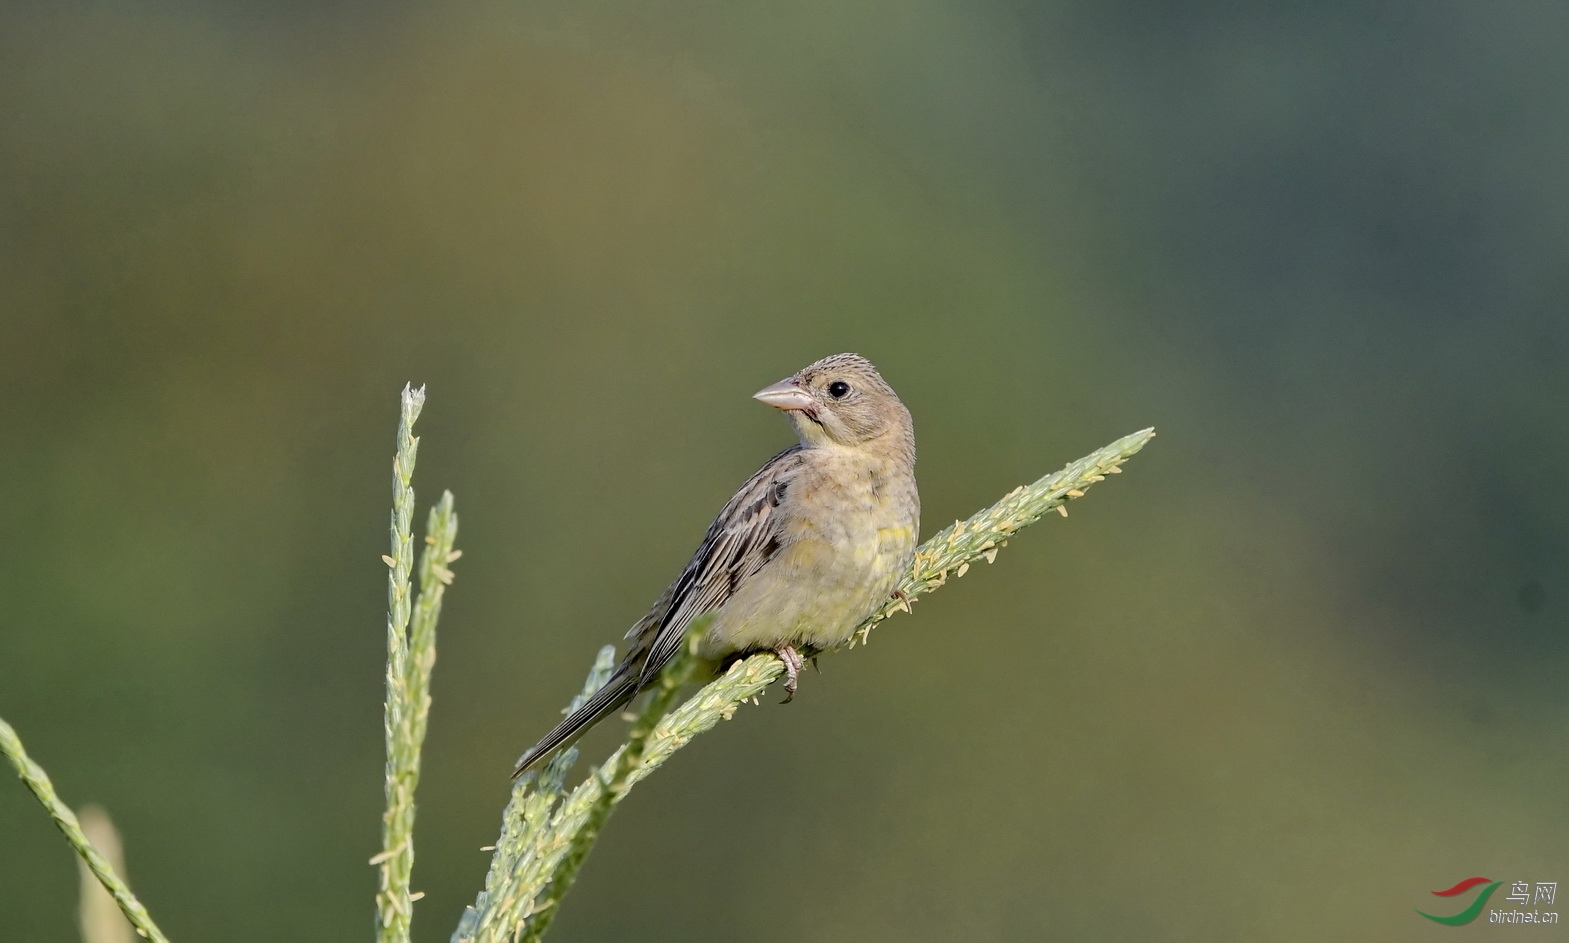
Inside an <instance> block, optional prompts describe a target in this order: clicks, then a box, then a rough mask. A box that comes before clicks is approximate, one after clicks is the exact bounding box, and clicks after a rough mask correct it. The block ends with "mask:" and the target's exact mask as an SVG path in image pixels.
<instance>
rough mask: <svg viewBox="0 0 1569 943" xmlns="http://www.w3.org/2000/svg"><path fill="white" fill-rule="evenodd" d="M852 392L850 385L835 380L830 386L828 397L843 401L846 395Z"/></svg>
mask: <svg viewBox="0 0 1569 943" xmlns="http://www.w3.org/2000/svg"><path fill="white" fill-rule="evenodd" d="M848 392H850V384H848V383H846V382H844V381H843V380H835V381H833V382H832V383H830V384H828V395H829V396H832V397H833V398H834V399H843V398H844V394H846V393H848Z"/></svg>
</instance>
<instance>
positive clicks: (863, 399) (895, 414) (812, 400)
mask: <svg viewBox="0 0 1569 943" xmlns="http://www.w3.org/2000/svg"><path fill="white" fill-rule="evenodd" d="M753 395H754V397H755V398H756V399H759V400H761V401H763V402H764V403H767V404H768V405H770V406H772V407H774V408H775V409H779V410H782V411H783V412H784V414H785V417H786V418H788V419H789V420H790V425H792V426H794V427H795V432H796V435H798V436H800V438H801V444H802V445H804V446H806V447H808V448H814V447H820V446H826V445H839V446H850V447H868V446H875V445H878V444H885V445H887V446H889V447H900V448H908V449H909V450H910V452H911V457H912V459H913V453H914V448H915V445H914V432H913V426H912V424H911V421H910V412H909V410H907V409H905V408H904V404H903V403H901V402H900V401H899V397H898V395H897V394H896V393H894V391H893V387H891V386H889V385H888V382H887V381H886V380H884V379H883V378H882V375H881V374H879V373H878V372H877V368H876V367H874V366H872V362H871V361H870V360H867V359H866V358H865V357H862V356H861V355H860V354H834V355H833V356H832V357H824V358H823V359H822V360H819V361H817V362H816V363H814V364H812V365H810V366H808V367H805V368H804V369H802V370H801V371H800V372H798V373H797V374H795V375H794V376H792V377H787V378H785V379H783V380H780V381H779V382H778V383H775V384H774V385H773V386H769V387H764V388H763V389H761V390H758V391H757V393H755V394H753Z"/></svg>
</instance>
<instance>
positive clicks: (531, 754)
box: [512, 665, 638, 779]
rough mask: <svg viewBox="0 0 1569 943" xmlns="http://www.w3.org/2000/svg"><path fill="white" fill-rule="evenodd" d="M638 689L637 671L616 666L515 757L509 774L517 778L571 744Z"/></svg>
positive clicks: (631, 696)
mask: <svg viewBox="0 0 1569 943" xmlns="http://www.w3.org/2000/svg"><path fill="white" fill-rule="evenodd" d="M623 668H625V666H624V665H623ZM637 690H638V685H637V672H636V671H631V672H626V671H622V670H618V671H617V672H616V674H615V675H614V676H613V677H611V679H610V680H609V681H607V682H605V686H604V687H602V688H600V689H599V690H598V691H595V692H594V694H593V696H592V697H590V698H589V699H588V700H587V701H586V702H585V703H584V704H583V706H582V707H579V708H578V709H577V710H575V711H573V712H572V713H570V714H568V715H567V717H566V719H565V720H563V721H562V722H561V723H559V724H557V725H556V729H554V730H552V731H551V732H550V733H547V734H545V738H544V739H543V740H541V741H539V742H538V743H536V744H534V746H533V747H532V748H531V749H529V751H528V752H527V753H524V754H523V755H522V756H520V757H518V765H517V768H516V769H515V770H513V772H512V778H513V779H517V778H518V777H519V776H522V775H523V774H524V773H526V772H528V771H529V768H530V767H532V766H533V765H534V764H536V763H538V762H539V761H540V760H543V759H544V758H545V757H547V756H549V755H550V754H552V753H554V752H556V751H557V750H559V749H561V748H562V747H565V746H569V745H571V744H572V742H573V741H575V740H577V738H578V737H580V736H582V735H583V734H585V733H587V732H588V729H589V728H590V727H592V726H594V725H595V724H597V723H599V722H600V721H601V720H604V719H605V715H607V714H609V713H610V712H611V711H613V710H616V709H617V708H619V707H621V706H622V705H623V704H625V703H627V702H628V701H630V700H632V698H633V696H634V695H636V694H637Z"/></svg>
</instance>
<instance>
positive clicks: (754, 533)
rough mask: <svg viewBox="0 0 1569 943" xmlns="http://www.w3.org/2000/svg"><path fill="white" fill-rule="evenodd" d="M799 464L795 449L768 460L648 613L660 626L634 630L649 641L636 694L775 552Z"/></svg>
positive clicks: (778, 546) (724, 511) (777, 548)
mask: <svg viewBox="0 0 1569 943" xmlns="http://www.w3.org/2000/svg"><path fill="white" fill-rule="evenodd" d="M801 463H802V455H801V447H800V446H799V445H793V446H791V447H790V448H788V449H785V450H784V451H783V452H780V453H779V454H778V455H775V456H774V457H773V458H771V459H769V460H768V462H767V463H766V464H764V465H763V467H762V468H760V469H758V470H757V474H755V475H753V476H752V477H751V478H749V479H748V480H747V482H746V484H744V485H742V486H741V490H739V491H737V492H736V493H735V497H733V498H731V499H730V503H728V504H726V505H725V507H724V510H722V511H720V512H719V516H718V517H717V518H715V519H714V523H713V524H711V525H709V528H708V533H707V534H705V535H704V536H703V542H702V544H701V545H699V546H698V548H697V552H696V553H695V554H693V555H692V560H691V562H690V563H688V564H687V565H686V569H685V570H684V571H683V572H682V573H681V576H680V577H679V578H678V579H677V580H676V581H675V582H674V583H672V584H671V586H670V588H669V589H668V590H666V591H665V596H664V597H663V598H661V599H660V601H659V602H660V604H659V605H656V606H655V607H654V612H653V613H650V615H651V616H652V615H654V614H655V613H658V614H659V617H658V622H657V623H655V624H651V625H648V626H641V625H640V626H638V627H637V628H640V629H642V630H643V631H642V632H639V633H638V634H641V635H644V637H645V638H647V637H648V635H652V643H651V646H650V648H649V652H648V657H647V658H646V659H645V660H644V661H643V668H642V672H641V673H640V676H639V678H638V687H639V688H641V687H643V686H644V685H647V684H649V683H650V682H652V681H653V680H654V678H655V677H656V676H658V674H659V672H660V670H661V669H663V668H664V667H665V665H666V664H667V663H668V662H669V661H670V659H671V657H672V656H673V655H675V653H676V652H677V651H678V650H679V649H680V647H681V640H682V639H683V638H685V637H686V632H687V629H689V628H691V626H692V622H693V620H695V619H696V618H697V617H698V616H701V615H703V614H704V613H708V612H713V611H714V610H716V609H718V608H719V607H720V606H723V605H724V604H725V603H726V602H727V601H728V600H729V599H730V597H731V596H732V595H734V594H735V591H736V587H738V586H740V585H741V583H742V582H743V581H745V580H746V579H747V578H748V577H750V576H752V575H753V574H754V573H756V572H757V571H758V570H761V569H762V568H763V565H764V564H766V563H767V562H768V561H769V560H771V559H773V557H774V555H775V554H777V553H778V552H779V548H780V546H781V534H780V531H779V519H778V516H777V515H775V514H774V510H775V509H776V508H777V507H779V502H780V500H781V499H782V498H783V497H784V494H785V491H786V490H787V489H788V488H789V487H790V482H791V480H792V479H794V478H795V476H796V473H797V472H798V471H799V470H800V468H801ZM661 610H662V612H661ZM634 631H636V630H634ZM645 633H646V634H645ZM633 644H634V646H636V644H637V643H636V642H634V643H633Z"/></svg>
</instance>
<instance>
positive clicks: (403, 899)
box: [371, 386, 461, 943]
mask: <svg viewBox="0 0 1569 943" xmlns="http://www.w3.org/2000/svg"><path fill="white" fill-rule="evenodd" d="M424 404H425V389H424V387H421V388H420V389H418V390H415V389H412V388H410V387H408V386H405V387H404V388H403V397H402V411H401V417H400V420H399V422H398V442H397V454H396V456H395V457H394V459H393V464H392V495H393V500H392V529H391V530H392V532H391V539H392V553H390V554H389V555H387V556H385V557H383V558H382V560H383V562H385V563H386V564H387V567H388V574H387V700H386V713H385V720H384V730H385V735H386V742H387V764H386V800H387V809H386V812H384V813H383V815H382V830H381V834H382V848H381V852H380V853H378V854H377V855H376V856H375V857H373V858H371V864H373V865H376V866H378V868H379V879H378V882H377V891H376V939H377V941H378V943H408V940H409V934H410V931H411V927H412V923H413V919H414V901H415V900H417V899H418V896H419V895H414V894H411V893H410V891H409V882H410V879H411V877H412V874H413V871H414V812H415V806H414V791H415V789H416V788H417V787H418V786H419V774H420V751H421V750H422V748H423V747H424V743H425V730H426V727H427V725H428V723H429V719H430V675H431V671H432V669H433V668H434V667H435V664H436V622H437V619H438V618H439V617H440V615H441V603H442V598H443V596H444V594H445V590H446V587H447V585H448V584H450V583H451V582H452V570H451V569H450V568H449V565H450V564H451V563H452V561H454V560H456V559H457V558H458V557H459V556H460V555H461V551H458V550H454V549H453V546H452V545H453V541H454V540H455V539H456V538H457V530H458V518H457V514H456V513H454V511H453V499H452V493H451V492H450V491H449V492H444V493H443V494H442V496H441V501H440V502H439V503H437V505H436V506H435V507H433V508H432V509H431V511H430V517H429V519H428V521H427V524H426V536H425V548H424V552H423V553H422V554H421V556H420V567H419V578H420V593H419V599H418V601H412V600H411V594H412V572H413V563H414V534H413V520H412V519H413V516H414V488H413V484H412V482H413V477H414V462H415V458H416V457H417V455H418V452H419V439H418V438H417V437H415V435H414V432H413V430H414V423H415V421H416V420H418V419H419V414H420V409H421V408H422V407H423V406H424ZM411 622H412V625H411Z"/></svg>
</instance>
